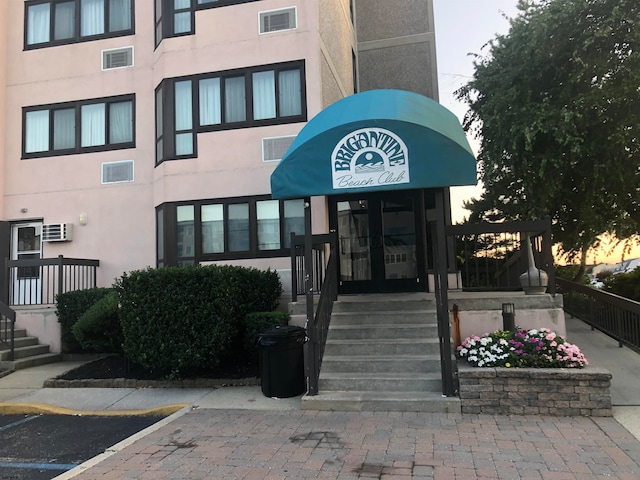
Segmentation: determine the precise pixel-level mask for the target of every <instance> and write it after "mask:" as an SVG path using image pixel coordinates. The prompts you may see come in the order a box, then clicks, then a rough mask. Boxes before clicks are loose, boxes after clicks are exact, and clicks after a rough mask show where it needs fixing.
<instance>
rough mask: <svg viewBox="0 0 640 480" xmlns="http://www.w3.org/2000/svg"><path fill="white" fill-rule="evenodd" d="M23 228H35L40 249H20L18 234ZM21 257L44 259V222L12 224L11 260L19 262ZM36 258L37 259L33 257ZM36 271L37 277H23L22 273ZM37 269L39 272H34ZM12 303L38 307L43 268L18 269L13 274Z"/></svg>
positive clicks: (11, 280) (33, 221) (34, 221)
mask: <svg viewBox="0 0 640 480" xmlns="http://www.w3.org/2000/svg"><path fill="white" fill-rule="evenodd" d="M21 228H35V229H36V236H37V237H40V239H39V240H38V249H30V250H28V249H20V248H19V245H18V232H19V229H21ZM21 255H30V256H34V255H37V258H38V259H40V258H42V221H38V220H32V221H25V222H19V223H12V224H11V260H19V259H20V256H21ZM32 258H35V257H32ZM21 269H31V270H29V271H31V272H34V271H36V272H37V274H36V275H28V276H27V275H24V276H23V275H21V272H27V270H21ZM33 269H37V270H33ZM9 281H10V282H11V283H12V286H11V296H12V298H11V301H12V304H13V305H36V304H39V303H40V301H41V296H42V269H41V267H18V268H15V269H13V272H12V274H11V279H10V280H9Z"/></svg>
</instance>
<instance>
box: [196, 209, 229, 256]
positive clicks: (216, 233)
mask: <svg viewBox="0 0 640 480" xmlns="http://www.w3.org/2000/svg"><path fill="white" fill-rule="evenodd" d="M223 210H224V209H223V206H222V205H203V206H202V210H201V215H202V253H222V252H224V213H223Z"/></svg>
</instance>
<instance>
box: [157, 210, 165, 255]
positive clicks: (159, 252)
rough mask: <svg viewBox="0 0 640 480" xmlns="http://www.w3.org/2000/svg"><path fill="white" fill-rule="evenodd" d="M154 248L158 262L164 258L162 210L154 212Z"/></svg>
mask: <svg viewBox="0 0 640 480" xmlns="http://www.w3.org/2000/svg"><path fill="white" fill-rule="evenodd" d="M156 250H157V255H158V264H160V262H162V261H163V260H164V210H158V211H157V212H156Z"/></svg>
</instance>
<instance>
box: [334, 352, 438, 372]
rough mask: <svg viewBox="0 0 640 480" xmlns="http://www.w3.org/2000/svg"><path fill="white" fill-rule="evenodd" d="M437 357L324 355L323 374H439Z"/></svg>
mask: <svg viewBox="0 0 640 480" xmlns="http://www.w3.org/2000/svg"><path fill="white" fill-rule="evenodd" d="M439 371H440V356H439V355H388V356H383V355H325V356H324V359H323V360H322V372H324V373H327V374H328V373H348V372H351V373H355V372H359V373H400V374H402V373H410V372H423V373H427V372H429V373H430V372H439Z"/></svg>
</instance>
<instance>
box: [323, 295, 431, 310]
mask: <svg viewBox="0 0 640 480" xmlns="http://www.w3.org/2000/svg"><path fill="white" fill-rule="evenodd" d="M423 295H428V294H389V295H362V296H358V295H355V296H341V297H339V298H338V300H337V301H335V302H334V303H333V311H334V312H378V311H381V310H382V311H384V310H386V311H416V310H436V302H435V298H433V299H428V298H426V297H424V298H421V296H423Z"/></svg>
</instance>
